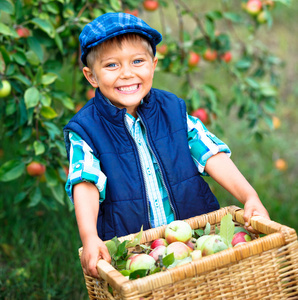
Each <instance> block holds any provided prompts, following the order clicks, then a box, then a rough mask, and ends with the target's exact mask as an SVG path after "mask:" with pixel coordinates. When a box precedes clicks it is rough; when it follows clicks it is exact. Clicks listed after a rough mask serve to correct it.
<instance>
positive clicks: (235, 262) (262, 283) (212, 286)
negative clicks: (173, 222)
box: [79, 206, 298, 300]
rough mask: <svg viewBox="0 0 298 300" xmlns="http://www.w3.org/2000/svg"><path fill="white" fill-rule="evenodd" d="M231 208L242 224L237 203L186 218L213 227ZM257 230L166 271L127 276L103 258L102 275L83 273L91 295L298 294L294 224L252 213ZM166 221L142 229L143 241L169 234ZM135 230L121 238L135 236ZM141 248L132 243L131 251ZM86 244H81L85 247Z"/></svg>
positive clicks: (236, 296) (285, 296) (292, 296)
mask: <svg viewBox="0 0 298 300" xmlns="http://www.w3.org/2000/svg"><path fill="white" fill-rule="evenodd" d="M227 213H230V214H232V216H233V220H234V222H235V224H236V226H243V224H244V220H243V210H242V209H240V208H239V207H237V206H229V207H225V208H221V209H219V210H217V211H214V212H212V213H209V214H205V215H201V216H197V217H194V218H190V219H187V220H185V221H186V222H187V223H189V224H190V226H191V227H192V228H193V229H198V228H202V229H203V228H204V227H205V226H206V224H207V222H209V223H210V224H211V232H212V231H213V232H214V228H215V225H216V226H218V227H219V225H220V221H221V219H222V217H223V216H225V215H226V214H227ZM251 225H252V227H253V228H254V229H255V230H257V231H258V232H259V233H260V234H266V235H265V236H263V237H259V235H253V240H252V241H251V242H248V243H246V244H242V245H239V246H237V247H234V248H229V249H227V250H224V251H221V252H219V253H216V254H212V255H209V256H205V257H203V258H201V259H200V260H198V261H194V262H191V263H188V264H185V265H182V266H178V267H175V268H172V269H170V270H167V271H165V272H160V273H156V274H153V275H150V276H146V277H143V278H140V279H136V280H128V279H127V278H125V277H124V276H123V275H122V274H121V273H119V272H118V271H117V270H116V269H115V268H114V267H113V266H112V265H110V264H109V263H107V262H106V261H104V260H100V261H99V262H98V264H97V269H98V272H99V275H100V279H97V278H93V277H90V276H88V275H86V274H84V278H85V282H86V287H87V290H88V295H89V298H90V300H97V299H129V300H133V299H167V300H169V299H173V300H179V299H204V300H207V299H212V300H213V299H235V300H236V299H237V300H243V299H251V300H257V299H262V300H263V299H268V300H269V299H270V300H272V299H298V241H297V235H296V232H295V230H294V229H292V228H289V227H287V226H283V225H281V224H278V223H276V222H273V221H269V220H266V219H264V218H262V217H256V216H255V217H253V218H252V220H251ZM165 227H166V226H161V227H158V228H154V229H149V230H146V231H144V232H143V237H142V240H141V244H147V245H150V243H151V242H152V241H153V240H155V239H157V238H160V237H164V231H165ZM134 236H135V234H131V235H128V236H125V237H121V238H119V240H120V241H124V240H133V238H134ZM135 250H138V249H137V248H130V249H129V251H135ZM81 251H82V248H80V249H79V253H81Z"/></svg>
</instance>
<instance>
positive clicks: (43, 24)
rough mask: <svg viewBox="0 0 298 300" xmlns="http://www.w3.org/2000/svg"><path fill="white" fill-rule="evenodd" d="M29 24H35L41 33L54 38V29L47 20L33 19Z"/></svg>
mask: <svg viewBox="0 0 298 300" xmlns="http://www.w3.org/2000/svg"><path fill="white" fill-rule="evenodd" d="M31 23H33V24H35V25H36V26H37V27H39V28H40V29H41V30H42V31H44V32H45V33H47V34H48V35H49V37H51V38H54V37H55V29H54V27H53V25H52V24H51V23H50V21H48V20H43V19H40V18H34V19H32V20H31Z"/></svg>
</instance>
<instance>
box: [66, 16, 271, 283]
mask: <svg viewBox="0 0 298 300" xmlns="http://www.w3.org/2000/svg"><path fill="white" fill-rule="evenodd" d="M160 41H161V35H160V33H159V32H157V31H156V30H155V29H153V28H151V27H150V26H148V25H147V24H146V23H145V22H144V21H142V20H141V19H139V18H136V17H134V16H132V15H128V14H124V13H108V14H104V15H102V16H100V17H98V18H97V19H95V20H94V21H92V22H91V23H89V24H87V25H86V26H85V28H84V29H83V31H82V33H81V35H80V42H81V50H82V56H81V59H82V62H83V63H84V65H85V67H84V68H83V73H84V75H85V77H86V79H87V80H88V81H89V83H90V84H91V85H92V86H93V87H94V88H96V94H95V97H94V98H92V99H90V100H89V101H88V103H87V104H86V105H85V106H84V107H83V108H82V109H81V110H80V111H79V112H78V113H77V114H76V115H75V116H74V117H73V118H72V119H71V120H70V122H69V123H68V124H67V125H66V126H65V128H64V134H65V142H66V148H67V153H68V157H69V160H70V172H69V177H68V181H67V184H66V191H67V193H68V195H69V197H70V198H71V199H72V200H73V201H74V205H75V213H76V218H77V223H78V228H79V232H80V237H81V240H82V243H83V253H82V256H81V261H82V266H83V269H84V272H85V273H86V274H88V275H91V276H94V277H96V276H97V270H96V263H97V261H98V259H100V258H103V259H105V260H107V261H110V256H109V253H108V250H107V248H106V246H105V244H104V242H103V240H107V239H111V238H113V237H114V236H118V237H119V236H123V235H126V234H129V233H135V232H138V231H139V230H140V228H141V226H143V228H144V230H145V229H148V228H151V227H157V226H161V225H164V224H168V223H170V222H171V221H173V220H175V219H186V218H189V217H192V216H196V215H200V214H203V213H208V212H210V211H214V210H216V209H218V208H219V204H218V202H217V200H216V198H215V196H214V195H213V193H212V192H211V190H210V189H209V187H208V185H207V183H206V182H205V181H204V180H203V179H202V177H201V175H206V174H208V175H210V176H211V177H212V178H214V179H215V180H216V181H217V182H218V183H219V184H221V185H222V186H223V187H224V188H225V189H227V190H228V191H229V192H230V193H231V194H232V195H233V196H235V197H236V198H237V199H238V200H239V201H240V202H241V203H243V204H244V209H245V214H244V218H245V221H246V223H247V224H246V225H247V226H249V222H250V218H251V216H252V215H262V216H264V217H266V218H269V215H268V212H267V211H266V209H265V208H264V206H263V205H262V203H261V201H260V199H259V198H258V195H257V193H256V192H255V190H254V189H253V188H252V187H251V186H250V184H249V183H248V182H247V181H246V179H245V178H244V177H243V175H242V174H241V173H240V172H239V170H238V169H237V168H236V166H235V165H234V164H233V162H232V161H231V160H230V158H229V156H230V150H229V148H228V147H227V145H225V144H224V143H223V142H222V141H220V140H219V139H218V138H217V137H215V136H214V135H213V134H212V133H210V132H209V131H208V130H207V129H206V128H205V126H204V125H203V124H202V123H201V122H200V121H199V120H198V119H196V118H194V117H191V116H188V115H187V112H186V106H185V102H184V101H183V100H182V99H179V98H178V97H177V96H175V95H174V94H172V93H169V92H166V91H162V90H158V89H154V88H152V82H153V76H154V71H155V68H156V65H157V58H156V57H155V52H156V45H157V44H158V43H159V42H160Z"/></svg>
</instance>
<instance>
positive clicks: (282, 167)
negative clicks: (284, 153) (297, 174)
mask: <svg viewBox="0 0 298 300" xmlns="http://www.w3.org/2000/svg"><path fill="white" fill-rule="evenodd" d="M274 166H275V168H276V169H277V170H279V171H286V170H287V169H288V163H287V162H286V161H285V160H284V159H283V158H279V159H277V160H276V161H275V163H274Z"/></svg>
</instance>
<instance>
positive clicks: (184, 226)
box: [165, 220, 192, 244]
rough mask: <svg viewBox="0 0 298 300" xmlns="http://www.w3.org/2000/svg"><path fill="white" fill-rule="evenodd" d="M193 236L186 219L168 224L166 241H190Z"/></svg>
mask: <svg viewBox="0 0 298 300" xmlns="http://www.w3.org/2000/svg"><path fill="white" fill-rule="evenodd" d="M191 237H192V229H191V227H190V225H189V224H188V223H186V222H185V221H180V220H176V221H173V222H171V223H170V224H168V225H167V227H166V230H165V238H166V241H167V242H168V243H169V244H171V243H173V242H183V243H186V242H188V241H189V240H190V239H191Z"/></svg>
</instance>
